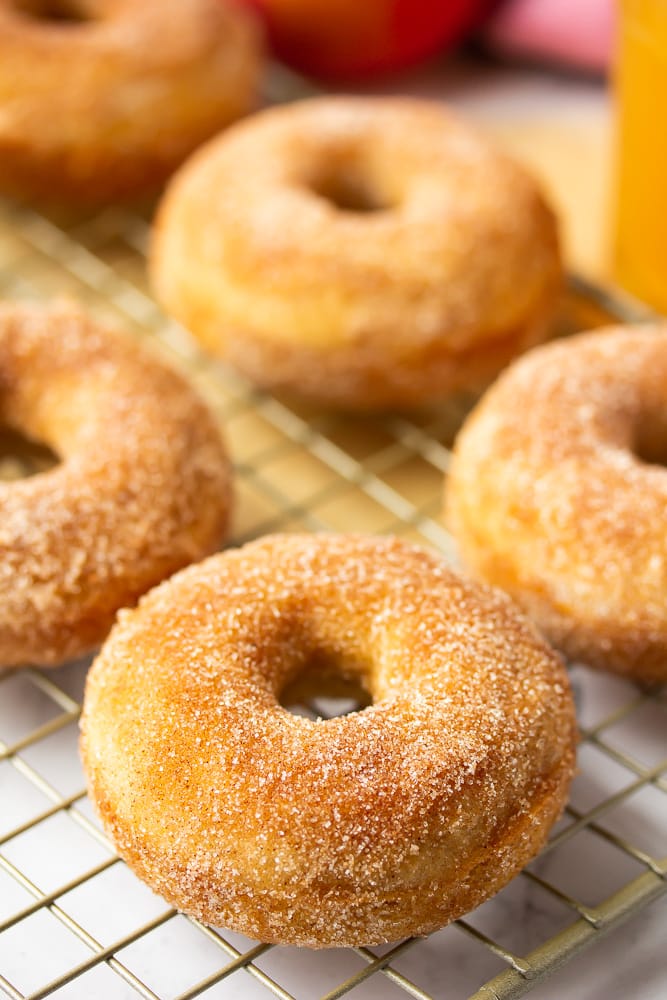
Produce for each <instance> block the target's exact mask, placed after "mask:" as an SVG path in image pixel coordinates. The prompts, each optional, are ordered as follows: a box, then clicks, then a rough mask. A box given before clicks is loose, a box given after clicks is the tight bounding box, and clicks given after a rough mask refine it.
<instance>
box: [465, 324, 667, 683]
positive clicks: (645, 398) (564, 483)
mask: <svg viewBox="0 0 667 1000" xmlns="http://www.w3.org/2000/svg"><path fill="white" fill-rule="evenodd" d="M666 460H667V326H662V327H617V328H609V329H606V330H601V331H595V332H591V333H583V334H580V335H578V336H576V337H572V338H569V339H567V340H564V341H562V342H558V343H554V344H550V345H548V346H545V347H542V348H539V349H537V350H535V351H533V352H531V353H530V354H529V355H527V356H526V357H525V358H522V359H521V360H520V361H518V362H517V363H516V364H515V365H513V366H512V367H511V368H510V369H509V370H508V371H507V372H506V373H505V374H504V375H502V376H501V378H500V379H499V380H498V382H497V383H496V384H495V385H494V386H493V387H492V388H491V389H490V390H489V392H488V393H487V395H486V396H485V397H484V398H483V399H482V401H481V402H480V403H479V404H478V406H477V408H476V409H475V410H474V411H473V413H472V415H471V416H470V417H469V419H468V421H467V422H466V424H465V425H464V428H463V430H462V431H461V434H460V435H459V438H458V441H457V443H456V447H455V455H454V462H453V465H452V468H451V470H450V473H449V477H448V487H447V498H446V509H447V520H448V523H449V526H450V528H451V530H452V532H453V534H454V535H455V537H456V538H457V540H458V544H459V548H460V551H461V555H462V557H463V561H464V563H465V564H466V565H467V566H468V567H469V568H470V569H471V570H472V572H473V573H474V574H475V575H476V576H477V577H479V578H481V579H484V580H487V581H488V582H490V583H493V584H496V585H498V586H500V587H502V588H503V589H504V590H506V591H507V592H508V593H509V594H511V595H512V597H514V598H515V599H516V601H517V602H518V603H519V604H520V605H522V606H523V608H524V610H525V611H527V612H528V613H529V614H530V615H531V617H532V618H533V619H534V620H535V621H536V622H537V623H538V624H539V625H540V627H541V628H542V629H543V631H544V632H545V634H546V635H547V637H548V638H549V639H550V640H551V641H552V642H553V643H554V644H555V645H556V646H557V647H559V648H560V649H562V650H563V651H564V652H565V653H566V654H567V656H569V657H570V658H571V659H574V660H583V661H584V662H587V663H589V664H592V665H594V666H597V667H601V668H603V669H609V670H613V671H616V672H618V673H621V674H626V675H628V676H629V677H632V678H635V679H636V680H638V681H641V682H643V683H647V684H655V683H659V682H660V681H664V680H667V540H666V537H665V515H666V513H667V470H666V469H665V468H664V466H665V462H666Z"/></svg>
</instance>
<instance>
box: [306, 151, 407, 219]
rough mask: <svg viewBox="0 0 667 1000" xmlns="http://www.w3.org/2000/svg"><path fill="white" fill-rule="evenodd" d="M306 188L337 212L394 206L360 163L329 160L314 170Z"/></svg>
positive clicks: (383, 209) (360, 212)
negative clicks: (331, 161)
mask: <svg viewBox="0 0 667 1000" xmlns="http://www.w3.org/2000/svg"><path fill="white" fill-rule="evenodd" d="M306 183H307V187H308V188H309V190H310V191H312V193H313V194H315V195H317V196H318V198H323V199H324V200H325V201H328V202H329V204H331V205H333V206H334V208H336V209H338V211H339V212H351V213H356V214H359V215H364V214H369V213H372V212H386V211H388V210H389V209H392V208H395V207H396V201H395V200H394V199H392V198H390V197H389V196H388V192H385V191H382V190H381V189H380V186H379V185H378V183H377V181H376V180H374V179H373V178H372V177H371V176H370V172H369V171H368V170H364V168H363V165H362V164H360V163H351V164H347V163H346V164H340V163H338V164H337V163H335V162H334V163H332V164H330V165H329V166H326V167H323V168H322V169H321V170H319V171H318V172H316V173H314V174H313V175H312V176H311V177H309V178H308V180H307V182H306Z"/></svg>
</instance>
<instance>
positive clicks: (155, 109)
mask: <svg viewBox="0 0 667 1000" xmlns="http://www.w3.org/2000/svg"><path fill="white" fill-rule="evenodd" d="M258 71H259V38H258V32H257V30H256V26H255V19H254V17H253V16H252V15H251V14H250V13H248V12H247V11H245V10H243V9H241V8H240V7H236V6H231V5H228V4H227V3H226V2H225V0H188V2H187V3H184V2H183V0H141V2H140V3H138V2H137V0H0V94H1V96H0V190H1V191H2V192H4V193H9V194H13V195H18V196H20V197H23V198H26V197H27V198H32V197H37V198H42V199H44V198H48V199H53V198H55V199H56V200H57V199H72V200H76V201H87V202H95V201H107V200H112V199H116V198H128V197H136V196H138V195H139V194H142V193H145V192H147V191H152V190H155V189H156V188H157V187H158V186H159V185H160V184H161V183H162V182H163V181H164V180H165V179H166V178H167V177H168V176H169V174H170V173H171V172H172V171H173V170H174V168H175V167H176V166H177V165H178V164H179V163H180V162H181V161H182V160H184V159H185V157H186V156H187V155H188V154H189V153H190V152H191V151H192V150H193V149H194V148H195V147H196V146H198V145H199V144H200V143H201V142H203V141H204V140H205V139H208V138H209V137H210V136H211V135H213V134H214V133H215V132H217V131H218V130H219V129H220V128H222V127H223V126H224V125H227V124H228V123H229V122H230V121H233V120H234V119H235V118H238V117H239V116H240V115H242V114H244V113H245V112H246V111H248V110H249V109H250V107H251V106H252V104H253V103H254V92H255V87H256V83H257V78H258Z"/></svg>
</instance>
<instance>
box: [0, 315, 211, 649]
mask: <svg viewBox="0 0 667 1000" xmlns="http://www.w3.org/2000/svg"><path fill="white" fill-rule="evenodd" d="M0 423H1V424H2V425H3V426H4V427H8V428H10V429H13V430H16V431H18V432H20V433H21V434H23V435H24V436H25V437H26V438H28V439H29V440H36V441H39V442H41V443H43V444H45V445H47V446H48V447H49V448H51V449H52V451H53V452H54V453H55V455H56V456H58V457H59V459H60V461H59V464H57V465H55V467H53V468H51V469H49V470H48V471H44V472H40V473H38V474H37V475H34V476H32V477H29V478H24V479H20V480H17V481H15V482H0V668H5V667H10V666H21V665H23V664H30V663H33V664H40V665H43V666H56V665H58V664H60V663H62V662H63V661H65V660H67V659H70V658H72V657H74V656H78V655H80V654H83V653H85V652H87V651H89V650H91V649H92V648H94V647H95V646H97V645H99V643H100V641H101V640H102V639H103V638H104V636H105V635H106V634H107V632H108V631H109V628H110V626H111V623H112V621H113V618H114V616H115V613H116V611H117V610H118V608H120V607H122V606H124V605H127V604H132V603H134V602H135V601H136V599H137V597H138V596H139V595H140V594H142V593H144V591H146V590H148V589H149V588H150V587H152V586H154V585H155V584H156V583H158V582H159V581H160V580H162V579H163V578H164V577H165V576H168V575H169V574H170V573H173V572H174V571H175V570H177V569H180V568H181V567H182V566H185V565H186V564H187V563H189V562H192V561H193V560H195V559H199V558H201V557H203V556H205V555H208V554H210V553H211V552H212V551H214V549H215V548H216V547H217V544H218V543H219V542H220V541H221V538H222V536H223V535H224V531H225V527H226V523H227V519H228V510H229V485H230V472H229V465H228V461H227V458H226V455H225V452H224V450H223V445H222V442H221V440H220V435H219V432H218V430H217V427H216V425H215V423H214V422H213V418H212V417H211V415H210V414H209V412H208V410H207V409H206V408H205V406H204V405H203V404H202V403H201V402H200V401H199V399H198V398H197V397H196V396H195V394H194V392H193V390H192V389H190V387H189V386H188V385H187V384H186V383H185V382H184V381H183V380H182V378H181V377H180V376H179V375H177V374H176V372H174V371H172V370H171V369H170V368H167V367H166V366H165V365H163V364H162V363H160V362H159V361H158V360H157V359H154V358H153V357H152V356H151V355H150V354H148V353H147V352H146V351H144V350H140V349H139V348H138V347H137V346H136V345H135V344H134V343H133V342H131V341H128V340H127V339H126V338H123V337H121V336H120V335H119V334H116V333H112V332H110V331H108V330H107V329H105V328H103V327H101V326H99V325H98V324H97V323H96V322H95V321H94V320H93V319H92V318H90V317H89V316H87V315H86V314H85V313H84V312H83V311H81V310H80V309H79V308H77V307H75V306H73V305H71V304H69V303H58V304H56V305H54V306H52V307H51V308H49V309H42V308H39V307H37V306H32V305H3V306H1V307H0Z"/></svg>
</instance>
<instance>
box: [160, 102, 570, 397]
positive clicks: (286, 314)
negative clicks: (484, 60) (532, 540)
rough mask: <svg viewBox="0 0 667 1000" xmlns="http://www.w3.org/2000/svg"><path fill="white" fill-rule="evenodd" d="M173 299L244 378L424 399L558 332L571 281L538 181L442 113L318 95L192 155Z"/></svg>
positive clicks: (172, 227)
mask: <svg viewBox="0 0 667 1000" xmlns="http://www.w3.org/2000/svg"><path fill="white" fill-rule="evenodd" d="M151 272H152V280H153V285H154V288H155V290H156V293H157V296H158V298H159V299H160V300H161V302H162V303H163V304H164V306H165V308H166V309H167V310H168V311H169V312H171V313H172V314H173V315H174V316H176V317H177V318H178V319H179V320H180V321H181V322H183V323H184V324H185V325H186V326H187V327H188V328H189V329H190V330H191V331H192V332H193V333H194V334H195V336H197V337H198V338H200V339H201V341H202V342H203V343H204V345H205V346H206V347H207V348H208V349H209V350H211V351H212V352H214V353H219V354H221V355H222V356H223V357H225V358H226V359H227V360H228V361H229V362H230V363H231V364H232V365H234V366H235V367H237V368H238V369H239V370H240V371H242V372H243V373H244V374H246V375H247V376H248V377H249V378H250V379H252V380H254V381H255V382H257V383H259V384H260V385H263V386H268V387H271V388H273V389H287V390H289V391H291V392H295V393H298V394H300V395H302V396H310V397H313V398H315V399H317V400H318V401H322V402H324V403H326V404H330V405H332V406H338V407H343V408H348V409H377V408H386V407H407V406H415V405H423V404H424V403H429V402H433V401H435V400H438V399H442V398H444V397H446V396H447V395H449V394H450V393H452V392H455V391H458V390H461V389H466V388H470V387H471V386H475V385H478V384H480V383H484V382H487V381H488V380H489V378H490V377H492V376H493V375H494V374H495V373H496V372H497V371H498V370H499V369H500V368H501V367H503V366H504V365H505V364H506V363H507V362H508V361H509V360H510V358H512V357H513V356H514V355H515V354H517V353H519V352H520V351H522V350H525V349H526V348H527V347H529V346H531V345H532V344H535V343H537V342H539V341H541V340H543V339H545V337H546V336H547V333H548V329H549V321H550V318H551V315H552V313H553V308H554V303H555V299H556V297H557V295H558V292H559V290H560V284H561V263H560V257H559V249H558V239H557V233H556V225H555V221H554V217H553V215H552V213H551V211H550V209H549V208H548V206H547V205H546V204H545V202H544V200H543V198H542V196H541V195H540V193H539V191H538V190H537V188H536V185H535V184H534V182H533V181H532V180H531V178H530V177H528V176H527V175H526V174H525V173H524V172H523V171H522V170H521V169H520V168H519V167H518V166H517V165H516V164H514V163H512V162H510V161H509V160H508V159H507V158H506V157H505V156H503V155H502V154H501V153H500V152H499V151H498V150H497V149H496V148H495V147H494V146H493V145H492V144H491V143H490V142H488V141H487V140H486V139H485V138H483V137H482V136H481V135H479V134H478V133H477V132H475V131H474V130H473V129H472V128H470V127H469V126H467V125H465V124H463V123H462V122H460V121H459V120H458V119H457V118H456V117H455V116H453V115H452V114H451V113H450V112H449V111H447V110H445V109H444V108H442V107H440V106H438V105H435V104H430V103H428V102H424V101H415V100H408V99H396V98H392V99H389V98H376V99H373V98H353V97H324V98H317V99H311V100H307V101H300V102H297V103H295V104H290V105H288V106H284V107H278V108H271V109H269V110H266V111H263V112H261V113H260V114H258V115H254V116H253V117H252V118H251V119H248V120H247V121H245V122H243V123H240V124H239V125H236V126H234V128H233V129H231V130H230V131H228V132H227V133H226V134H225V135H224V136H222V137H220V138H218V139H215V140H214V141H213V142H211V143H210V144H208V145H207V146H206V147H205V148H204V149H203V150H201V151H200V152H198V153H197V154H196V155H195V156H194V157H193V158H192V159H191V160H190V161H189V162H188V163H187V164H186V165H185V166H184V167H183V168H182V170H181V171H180V172H179V173H178V174H177V176H176V177H175V178H174V180H173V182H172V183H171V185H170V187H169V188H168V191H167V193H166V196H165V198H164V201H163V203H162V205H161V207H160V210H159V212H158V216H157V222H156V227H155V231H154V238H153V247H152V255H151Z"/></svg>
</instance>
